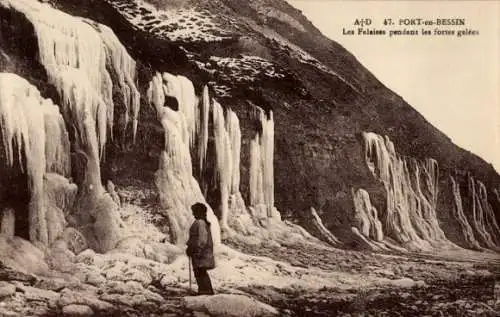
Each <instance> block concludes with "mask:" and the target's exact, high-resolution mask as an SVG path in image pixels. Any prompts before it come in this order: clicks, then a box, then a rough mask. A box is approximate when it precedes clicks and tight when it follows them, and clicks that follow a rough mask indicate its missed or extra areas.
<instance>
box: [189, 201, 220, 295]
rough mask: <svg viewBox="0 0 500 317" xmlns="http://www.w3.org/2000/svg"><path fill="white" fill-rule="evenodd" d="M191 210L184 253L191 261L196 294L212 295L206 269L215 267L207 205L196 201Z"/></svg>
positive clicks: (212, 291)
mask: <svg viewBox="0 0 500 317" xmlns="http://www.w3.org/2000/svg"><path fill="white" fill-rule="evenodd" d="M191 210H192V211H193V216H194V218H195V220H194V222H193V224H192V225H191V228H190V229H189V240H188V242H187V246H188V247H187V250H186V254H187V255H188V256H189V257H190V258H191V260H192V263H193V271H194V276H195V277H196V283H197V284H198V294H199V295H213V294H214V290H213V289H212V282H211V281H210V276H208V272H207V270H211V269H213V268H215V261H214V246H213V241H212V234H211V231H210V222H208V220H207V207H206V206H205V205H204V204H202V203H196V204H194V205H192V206H191ZM190 274H191V273H190Z"/></svg>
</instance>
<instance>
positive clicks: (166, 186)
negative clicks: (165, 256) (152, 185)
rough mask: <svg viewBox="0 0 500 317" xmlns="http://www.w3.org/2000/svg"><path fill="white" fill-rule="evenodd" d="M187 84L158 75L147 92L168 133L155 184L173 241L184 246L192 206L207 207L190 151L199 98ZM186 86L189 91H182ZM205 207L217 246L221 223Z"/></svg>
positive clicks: (185, 79) (190, 220)
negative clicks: (173, 103) (170, 101)
mask: <svg viewBox="0 0 500 317" xmlns="http://www.w3.org/2000/svg"><path fill="white" fill-rule="evenodd" d="M188 81H189V80H188V79H187V78H185V77H184V78H183V77H181V76H174V75H171V74H168V73H164V74H163V75H162V74H159V73H158V74H156V75H155V76H154V77H153V79H152V80H151V82H150V85H149V89H148V100H149V102H150V103H151V104H153V105H154V106H155V108H156V112H157V115H158V118H159V119H160V121H161V124H162V126H163V129H164V130H165V150H164V151H163V152H162V154H161V157H160V167H159V169H158V171H157V173H156V185H157V187H158V190H159V192H160V204H161V207H162V208H163V209H164V212H165V213H166V216H167V217H168V220H169V224H170V234H171V240H172V242H173V243H177V244H183V243H185V241H186V240H187V234H188V229H189V226H190V225H191V222H192V221H193V216H192V213H191V209H190V207H191V205H192V204H194V203H196V202H203V203H205V204H206V201H205V198H204V197H203V194H202V193H201V190H200V187H199V184H198V182H197V181H196V179H195V178H194V177H193V170H192V163H191V154H190V151H189V148H190V144H193V142H194V137H193V134H192V131H191V130H190V129H195V127H196V126H197V124H196V121H195V120H196V118H195V116H194V114H196V113H199V112H197V110H196V108H195V107H196V106H197V103H196V102H193V101H195V100H197V98H196V96H195V94H194V89H193V90H191V89H190V87H192V83H190V82H188ZM186 86H187V87H188V88H189V89H184V88H182V87H186ZM188 92H189V93H188ZM191 93H192V94H191ZM165 96H170V97H175V98H176V99H177V101H178V103H179V109H178V111H176V110H173V109H171V108H169V107H167V106H166V105H165ZM202 103H203V101H202ZM195 132H196V131H195ZM206 205H207V207H208V214H207V217H208V220H209V221H210V222H211V224H212V226H211V231H212V236H213V240H214V243H215V244H216V245H217V244H218V243H219V242H220V229H219V222H218V220H217V218H216V217H215V215H214V213H213V211H212V210H211V208H210V206H208V204H206Z"/></svg>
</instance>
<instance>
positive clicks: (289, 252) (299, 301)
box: [0, 241, 500, 317]
mask: <svg viewBox="0 0 500 317" xmlns="http://www.w3.org/2000/svg"><path fill="white" fill-rule="evenodd" d="M230 245H231V246H232V248H233V249H237V250H239V251H243V252H244V253H248V254H254V255H257V256H258V257H251V256H248V255H241V256H240V258H239V261H240V262H231V261H232V260H231V261H230V260H228V259H230V258H231V259H232V258H234V257H235V256H236V257H238V255H235V254H236V253H235V254H232V253H231V252H232V251H231V252H229V251H222V252H221V253H220V254H219V258H220V261H219V268H218V269H215V270H214V271H212V272H211V275H212V278H213V282H214V285H215V287H216V291H217V293H218V294H217V295H216V296H212V297H210V296H201V297H197V296H191V295H192V294H191V292H190V289H189V282H188V275H187V265H186V263H185V262H186V260H187V259H186V258H184V257H182V256H179V257H178V259H177V260H174V261H173V262H171V263H170V264H168V265H166V264H161V263H159V262H155V261H151V260H146V259H143V258H139V257H134V256H130V254H125V253H120V252H113V253H110V254H106V255H100V254H95V253H94V252H92V251H90V250H86V251H84V252H82V253H80V254H78V255H76V256H75V257H73V258H71V259H70V260H71V261H70V263H71V264H68V265H69V266H68V267H67V268H66V273H64V272H60V271H59V272H57V273H56V272H54V271H51V273H50V274H45V275H40V274H39V275H36V276H35V275H32V274H27V273H23V272H21V271H19V270H14V269H12V268H9V267H6V266H4V265H2V266H0V281H1V282H0V316H198V317H200V316H403V315H404V316H499V313H498V312H499V311H500V301H498V300H497V301H495V299H494V297H493V288H494V283H495V278H496V279H497V281H498V280H499V277H500V266H499V265H498V262H494V260H491V259H488V260H487V261H486V260H485V261H479V260H478V259H477V257H476V259H475V261H444V260H437V259H434V258H431V257H430V256H428V257H413V258H412V257H403V256H394V255H381V254H369V253H360V252H354V251H343V250H336V249H331V248H326V247H323V246H321V245H318V244H304V245H300V244H294V245H289V246H279V245H277V244H269V245H268V244H266V245H262V244H261V245H258V246H257V245H255V246H252V245H249V244H243V243H238V242H235V241H233V242H230ZM241 254H242V253H241ZM262 255H266V256H267V257H270V258H271V259H269V258H267V260H266V258H264V257H260V256H262ZM475 256H477V254H475ZM485 256H486V255H485ZM490 256H491V255H490ZM291 259H292V260H291ZM31 260H33V259H31ZM281 261H283V262H281ZM290 261H291V262H292V266H290V265H288V264H287V263H286V262H290ZM0 263H1V262H0ZM235 263H236V264H235ZM233 266H234V267H233ZM243 267H245V268H243ZM267 268H272V269H269V271H266V270H267ZM230 269H234V272H232V271H228V270H230ZM252 269H254V270H255V271H252ZM318 269H320V270H319V271H317V270H318ZM245 270H246V271H245ZM254 272H255V273H254ZM257 272H260V273H259V274H261V275H260V276H261V277H260V278H256V279H252V278H250V275H252V274H254V275H255V274H257ZM321 272H335V274H336V275H327V274H329V273H324V274H323V273H321ZM266 274H267V275H266ZM308 274H309V275H308ZM322 274H323V275H322ZM231 276H233V277H231ZM314 276H318V277H320V278H319V279H315V280H314V279H312V277H314ZM360 276H361V277H362V278H361V279H360V278H359V277H360ZM273 278H276V280H273ZM280 278H281V279H280ZM321 278H323V279H324V280H322V279H321ZM287 280H289V281H290V283H288V284H287V283H286V281H287ZM243 281H246V282H245V283H244V282H243ZM302 282H303V283H302ZM193 283H194V279H193ZM497 283H498V282H497ZM195 288H196V287H195V286H193V289H195Z"/></svg>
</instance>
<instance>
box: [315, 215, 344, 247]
mask: <svg viewBox="0 0 500 317" xmlns="http://www.w3.org/2000/svg"><path fill="white" fill-rule="evenodd" d="M310 212H311V217H312V224H313V226H314V228H315V229H316V233H317V234H319V235H320V236H321V237H322V238H323V240H325V241H326V242H328V243H330V244H331V245H339V244H340V243H341V242H340V241H339V239H337V237H336V236H335V235H334V234H333V233H331V231H330V230H328V229H327V228H326V227H325V225H324V224H323V221H322V220H321V218H320V216H319V215H318V213H317V212H316V210H315V209H314V208H312V207H311V209H310Z"/></svg>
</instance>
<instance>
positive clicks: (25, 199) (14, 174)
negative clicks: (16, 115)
mask: <svg viewBox="0 0 500 317" xmlns="http://www.w3.org/2000/svg"><path fill="white" fill-rule="evenodd" d="M0 138H1V139H3V136H2V132H1V131H0ZM12 150H13V153H14V161H13V165H12V166H9V165H8V164H7V158H6V154H5V151H4V148H3V145H2V146H0V175H1V177H0V178H1V180H2V181H1V182H0V232H1V233H5V232H7V231H10V232H13V233H14V235H15V236H18V237H21V238H23V239H26V240H29V238H30V237H29V232H30V228H29V202H30V199H31V196H30V192H29V184H28V175H27V171H26V156H25V153H24V151H21V153H22V154H21V158H20V159H19V158H15V154H16V153H19V146H18V145H17V143H16V142H14V144H13V148H12ZM21 164H22V165H21ZM9 209H11V210H13V211H14V219H15V222H14V228H5V227H4V226H6V225H8V221H6V219H4V217H8V215H7V212H8V210H9Z"/></svg>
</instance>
